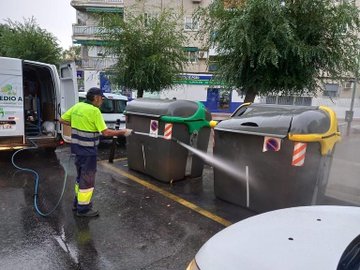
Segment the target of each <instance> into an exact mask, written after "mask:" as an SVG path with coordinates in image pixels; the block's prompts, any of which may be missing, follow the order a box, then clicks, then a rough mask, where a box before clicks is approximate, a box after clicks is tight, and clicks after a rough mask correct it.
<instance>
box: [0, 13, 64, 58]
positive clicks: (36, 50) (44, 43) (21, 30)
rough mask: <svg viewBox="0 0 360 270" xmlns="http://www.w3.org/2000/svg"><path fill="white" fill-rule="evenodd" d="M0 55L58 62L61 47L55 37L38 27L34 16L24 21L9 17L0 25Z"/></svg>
mask: <svg viewBox="0 0 360 270" xmlns="http://www.w3.org/2000/svg"><path fill="white" fill-rule="evenodd" d="M0 48H1V49H0V55H1V56H7V57H14V58H21V59H26V60H33V61H39V62H44V63H49V64H58V63H59V61H60V58H61V48H60V47H59V45H58V43H57V39H56V38H55V37H54V36H53V35H52V34H51V33H49V32H47V31H46V30H44V29H42V28H40V27H39V25H38V24H37V23H36V20H35V19H34V18H30V19H25V20H24V23H20V22H16V21H15V22H14V21H11V20H10V19H8V20H7V24H2V25H0Z"/></svg>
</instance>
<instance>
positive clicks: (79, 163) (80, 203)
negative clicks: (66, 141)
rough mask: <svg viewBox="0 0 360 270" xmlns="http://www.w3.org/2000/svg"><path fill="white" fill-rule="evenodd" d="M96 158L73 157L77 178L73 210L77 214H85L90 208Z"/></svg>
mask: <svg viewBox="0 0 360 270" xmlns="http://www.w3.org/2000/svg"><path fill="white" fill-rule="evenodd" d="M96 164H97V162H96V156H94V155H93V156H80V155H76V157H75V166H76V170H77V177H76V183H75V198H74V208H75V207H76V209H77V211H78V212H79V213H86V212H87V211H89V210H90V209H91V207H92V202H91V198H92V194H93V191H94V186H95V174H96Z"/></svg>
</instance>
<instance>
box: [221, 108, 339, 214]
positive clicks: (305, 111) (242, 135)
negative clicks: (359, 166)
mask: <svg viewBox="0 0 360 270" xmlns="http://www.w3.org/2000/svg"><path fill="white" fill-rule="evenodd" d="M339 140H340V132H339V131H338V124H337V119H336V115H335V113H334V111H332V110H331V109H330V108H328V107H323V106H320V107H313V106H306V107H305V106H303V107H300V106H286V105H283V106H282V105H267V104H243V105H242V106H240V107H239V108H238V109H237V111H235V113H234V114H233V115H232V117H231V118H230V119H228V120H225V121H222V122H220V123H219V124H218V125H217V126H216V128H215V147H214V155H215V156H217V157H219V158H222V159H225V160H227V162H230V163H232V164H233V166H236V167H237V168H239V171H241V172H243V173H242V174H243V177H242V179H237V178H235V177H232V176H229V175H227V174H226V172H224V171H222V170H219V169H216V168H214V191H215V195H216V196H217V197H218V198H220V199H222V200H225V201H228V202H231V203H234V204H237V205H240V206H244V207H247V208H249V209H252V210H254V211H257V212H264V211H269V210H274V209H280V208H286V207H292V206H300V205H310V204H316V203H317V202H318V201H319V199H320V198H321V197H323V195H324V191H325V188H326V184H327V180H328V177H329V172H330V167H331V162H332V157H333V153H334V146H335V144H336V142H337V141H339Z"/></svg>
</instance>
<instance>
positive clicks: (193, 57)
mask: <svg viewBox="0 0 360 270" xmlns="http://www.w3.org/2000/svg"><path fill="white" fill-rule="evenodd" d="M187 54H188V62H190V63H197V62H198V61H199V52H198V51H197V52H187Z"/></svg>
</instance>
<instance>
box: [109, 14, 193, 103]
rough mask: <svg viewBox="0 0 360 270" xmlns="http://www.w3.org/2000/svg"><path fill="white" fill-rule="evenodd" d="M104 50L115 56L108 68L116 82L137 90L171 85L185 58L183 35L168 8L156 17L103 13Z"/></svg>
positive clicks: (181, 68) (154, 89)
mask: <svg viewBox="0 0 360 270" xmlns="http://www.w3.org/2000/svg"><path fill="white" fill-rule="evenodd" d="M102 22H103V25H104V31H103V33H102V36H103V39H104V40H106V44H107V47H108V50H109V52H110V53H111V54H113V55H115V56H116V57H117V59H118V62H117V64H116V65H115V66H114V67H113V69H112V70H111V73H112V75H113V78H115V81H116V83H118V84H119V85H121V86H123V87H126V88H128V89H134V90H137V91H138V94H137V95H138V97H142V96H143V93H144V91H149V92H158V91H160V90H162V89H166V88H170V87H171V86H172V85H174V82H175V79H176V77H177V76H178V74H179V73H181V72H182V71H183V64H184V62H185V61H186V58H185V53H184V50H183V44H184V41H185V36H184V34H183V31H182V30H181V29H179V28H178V27H177V24H178V20H177V18H176V16H175V15H174V14H172V13H171V12H169V11H162V12H161V13H160V14H159V15H158V16H154V17H146V16H145V15H137V16H135V15H133V14H131V13H127V14H126V19H125V20H124V19H122V18H121V17H119V16H118V15H109V14H106V16H104V17H103V18H102Z"/></svg>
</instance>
